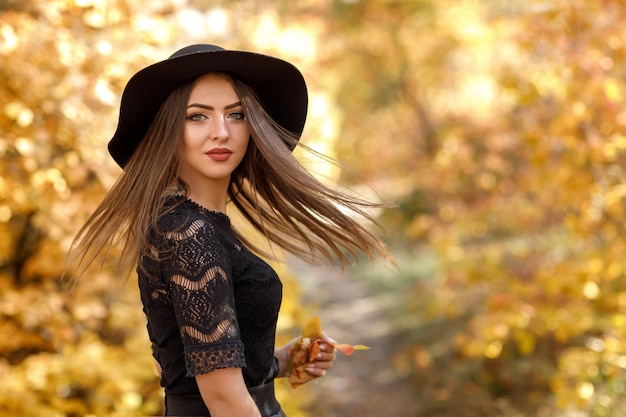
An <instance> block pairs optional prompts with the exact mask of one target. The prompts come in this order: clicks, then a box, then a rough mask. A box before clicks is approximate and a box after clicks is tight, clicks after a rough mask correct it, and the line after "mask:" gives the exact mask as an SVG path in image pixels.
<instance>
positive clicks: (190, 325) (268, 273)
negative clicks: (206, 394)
mask: <svg viewBox="0 0 626 417" xmlns="http://www.w3.org/2000/svg"><path fill="white" fill-rule="evenodd" d="M157 229H158V230H153V231H152V234H151V244H152V247H151V248H150V249H149V253H143V254H142V255H141V256H140V260H139V265H138V269H137V272H138V278H139V289H140V293H141V300H142V303H143V308H144V312H145V314H146V317H147V321H148V324H147V328H148V334H149V337H150V341H151V342H152V348H153V355H154V357H155V359H156V360H157V361H158V362H159V364H160V365H161V368H162V370H163V372H162V375H161V385H162V386H163V387H164V388H165V395H166V404H168V403H171V404H175V403H190V402H193V401H195V402H198V401H199V402H200V403H201V404H200V405H201V409H202V410H203V414H202V415H208V410H206V407H204V404H203V403H202V399H201V398H200V395H199V394H200V392H199V389H198V385H197V384H196V380H195V378H194V377H195V376H196V375H199V374H205V373H209V372H211V371H213V370H216V369H220V368H242V373H243V378H244V381H245V383H246V386H247V387H248V389H249V390H250V391H251V393H254V392H255V389H256V390H259V389H260V390H262V391H263V392H264V393H263V394H262V395H261V396H262V397H267V396H268V395H269V394H268V393H269V389H264V388H262V387H268V386H270V385H271V386H272V390H271V392H272V394H271V396H272V397H273V380H274V378H275V377H276V375H277V373H278V360H277V359H276V358H275V357H274V341H275V336H276V321H277V319H278V311H279V309H280V303H281V300H282V284H281V282H280V279H279V278H278V276H277V275H276V272H275V271H274V270H273V269H272V268H271V267H270V266H269V265H268V264H267V263H266V262H264V261H263V260H261V259H260V258H259V257H257V256H256V255H254V254H253V253H251V252H250V251H249V250H248V249H246V248H245V247H244V246H243V245H242V244H241V243H240V242H239V240H238V239H237V238H236V236H235V234H234V232H233V230H232V229H231V226H230V219H229V218H228V217H227V216H226V215H225V214H223V213H219V212H214V211H211V210H208V209H206V208H204V207H201V206H200V205H198V204H196V203H195V202H193V201H191V200H189V199H186V198H185V197H182V196H177V197H171V198H169V200H168V201H167V203H166V204H165V208H164V215H163V216H162V217H161V218H160V220H159V222H158V228H157ZM255 387H257V388H255ZM168 397H169V399H170V400H171V401H168ZM255 397H257V395H253V398H254V399H255V400H257V403H258V398H255ZM181 398H182V399H184V401H182V402H181V401H174V400H178V399H181ZM194 398H195V400H193V399H194ZM260 401H265V400H263V399H261V400H260ZM268 401H269V402H273V403H275V404H272V405H271V406H270V405H265V404H264V405H263V407H264V408H268V409H267V410H261V411H262V413H264V414H263V415H264V416H265V415H274V414H276V412H277V410H276V406H277V403H276V402H275V399H272V400H268ZM171 404H168V407H167V408H168V409H167V412H166V414H167V415H184V414H181V413H182V412H185V410H180V409H176V410H171V409H170V408H171V407H170V405H171ZM259 407H260V408H262V405H259ZM177 408H179V407H177ZM270 408H271V410H270ZM197 409H198V408H193V410H197ZM204 410H206V411H204ZM278 411H280V406H278ZM268 413H269V414H268ZM281 413H282V412H281ZM188 415H189V414H188ZM194 415H195V414H194Z"/></svg>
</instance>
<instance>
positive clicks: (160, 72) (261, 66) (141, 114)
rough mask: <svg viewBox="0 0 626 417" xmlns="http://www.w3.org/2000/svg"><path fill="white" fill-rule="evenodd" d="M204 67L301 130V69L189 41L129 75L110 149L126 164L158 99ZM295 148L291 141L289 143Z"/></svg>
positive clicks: (294, 129) (276, 117)
mask: <svg viewBox="0 0 626 417" xmlns="http://www.w3.org/2000/svg"><path fill="white" fill-rule="evenodd" d="M208 72H225V73H228V74H230V75H232V76H234V77H235V78H238V79H239V80H241V81H243V82H244V83H245V84H247V85H248V86H249V87H251V88H252V89H253V90H254V91H255V92H256V93H257V95H258V97H259V100H260V101H261V104H262V105H263V107H264V108H265V110H266V111H267V113H268V114H269V115H270V116H271V117H272V118H273V119H274V120H275V121H276V122H277V123H278V124H279V125H281V126H282V127H283V128H284V129H286V130H288V131H290V132H292V133H294V134H295V135H296V136H297V138H299V137H300V135H301V134H302V130H303V129H304V122H305V120H306V114H307V106H308V96H307V89H306V83H305V81H304V77H303V76H302V74H301V73H300V71H299V70H298V69H297V68H296V67H295V66H293V65H292V64H290V63H289V62H287V61H284V60H282V59H279V58H275V57H272V56H269V55H262V54H258V53H255V52H247V51H233V50H226V49H223V48H221V47H219V46H215V45H191V46H187V47H185V48H183V49H180V50H178V51H176V52H175V53H174V54H173V55H172V56H170V57H169V58H168V59H166V60H164V61H160V62H157V63H155V64H152V65H150V66H148V67H146V68H144V69H142V70H140V71H139V72H137V73H136V74H135V75H133V76H132V78H131V79H130V80H129V81H128V84H127V85H126V87H125V88H124V92H123V93H122V101H121V105H120V117H119V121H118V125H117V130H116V131H115V134H114V135H113V138H112V139H111V140H110V141H109V146H108V149H109V153H110V154H111V156H112V157H113V159H114V160H115V162H117V163H118V165H119V166H121V167H122V168H124V166H125V165H126V163H127V162H128V160H129V159H130V157H131V155H132V154H133V152H134V151H135V149H136V148H137V145H139V142H141V140H142V139H143V137H144V135H145V134H146V131H147V130H148V127H149V126H150V123H152V120H153V119H154V116H155V115H156V113H157V112H158V110H159V108H160V107H161V104H163V102H164V101H165V99H167V97H168V96H169V95H170V93H171V92H172V91H174V90H175V89H176V88H177V87H178V86H180V85H182V84H185V83H187V82H190V81H192V80H194V79H196V78H198V77H199V76H201V75H203V74H206V73H208ZM287 146H289V147H290V148H291V150H293V146H295V145H287Z"/></svg>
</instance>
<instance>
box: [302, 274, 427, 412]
mask: <svg viewBox="0 0 626 417" xmlns="http://www.w3.org/2000/svg"><path fill="white" fill-rule="evenodd" d="M298 273H299V274H300V276H301V277H302V282H303V286H304V290H305V291H304V292H305V294H306V298H307V300H306V301H308V302H313V303H315V304H317V306H318V312H319V316H320V317H321V319H322V325H323V327H324V330H325V331H326V332H327V333H328V334H329V335H330V336H331V337H333V338H334V339H335V340H337V341H339V342H341V343H349V344H365V345H367V346H370V347H371V350H368V351H359V352H355V353H354V355H352V356H351V357H346V356H343V355H342V354H341V353H339V354H338V355H339V358H338V359H337V361H336V362H335V365H334V367H333V369H332V370H331V371H330V372H329V373H328V375H326V376H325V377H324V378H322V379H320V380H319V381H317V382H315V383H312V384H310V386H309V387H308V388H307V389H308V390H309V391H310V393H312V397H313V401H312V403H311V405H310V407H309V408H308V410H309V411H310V412H311V415H312V416H315V417H318V416H319V417H322V416H323V417H363V416H385V417H395V416H397V417H400V416H402V417H417V404H416V398H414V394H413V393H412V392H411V390H410V388H409V385H408V383H407V381H406V380H405V378H403V377H402V376H401V375H398V373H397V372H396V371H395V368H394V366H393V363H392V360H393V357H394V355H395V353H396V344H394V335H393V330H392V328H391V326H390V324H389V323H390V320H389V314H390V310H391V307H392V306H393V305H394V303H395V302H396V300H394V299H393V297H390V296H380V295H377V294H375V293H374V292H373V290H372V289H371V288H370V287H369V286H368V285H367V284H366V283H364V282H362V281H359V280H357V279H354V278H351V277H350V275H349V271H346V272H344V273H343V274H342V273H341V272H340V271H339V270H334V269H325V268H310V269H300V271H299V272H298Z"/></svg>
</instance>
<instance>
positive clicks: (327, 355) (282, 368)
mask: <svg viewBox="0 0 626 417" xmlns="http://www.w3.org/2000/svg"><path fill="white" fill-rule="evenodd" d="M297 340H298V338H295V339H293V340H292V341H291V342H289V343H287V344H286V345H285V346H282V347H280V348H278V349H276V350H275V352H274V356H276V357H277V358H278V364H279V372H278V377H279V378H280V377H285V376H286V374H285V372H286V369H287V364H288V363H289V349H290V348H291V346H292V345H293V344H294V343H295V342H296V341H297ZM336 344H337V342H335V341H334V340H333V339H331V338H330V337H329V336H328V335H327V334H326V333H325V332H322V339H321V343H320V345H319V348H320V351H319V353H318V354H317V357H316V358H315V359H314V360H313V362H311V363H309V364H308V365H307V366H306V367H305V370H306V371H307V372H308V373H309V374H311V375H312V376H314V377H315V378H319V377H322V376H324V375H326V371H328V370H329V369H330V368H332V366H333V362H334V361H335V359H337V356H336V354H335V347H334V345H336Z"/></svg>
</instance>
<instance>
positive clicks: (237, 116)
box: [229, 111, 246, 120]
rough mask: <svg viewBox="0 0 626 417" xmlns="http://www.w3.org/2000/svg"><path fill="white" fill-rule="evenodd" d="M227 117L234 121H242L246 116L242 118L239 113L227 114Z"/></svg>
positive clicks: (241, 114)
mask: <svg viewBox="0 0 626 417" xmlns="http://www.w3.org/2000/svg"><path fill="white" fill-rule="evenodd" d="M229 117H231V118H233V119H235V120H244V119H245V118H246V116H244V114H243V112H241V111H236V112H232V113H231V114H229Z"/></svg>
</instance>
